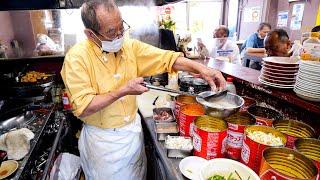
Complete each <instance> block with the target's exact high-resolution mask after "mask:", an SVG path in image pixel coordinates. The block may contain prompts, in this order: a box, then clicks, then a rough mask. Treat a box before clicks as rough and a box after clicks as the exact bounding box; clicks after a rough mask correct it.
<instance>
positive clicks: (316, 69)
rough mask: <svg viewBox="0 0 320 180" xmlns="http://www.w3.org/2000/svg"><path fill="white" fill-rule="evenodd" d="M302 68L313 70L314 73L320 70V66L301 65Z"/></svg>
mask: <svg viewBox="0 0 320 180" xmlns="http://www.w3.org/2000/svg"><path fill="white" fill-rule="evenodd" d="M300 70H304V71H311V72H313V73H317V72H319V71H320V68H316V67H310V66H305V65H301V66H300Z"/></svg>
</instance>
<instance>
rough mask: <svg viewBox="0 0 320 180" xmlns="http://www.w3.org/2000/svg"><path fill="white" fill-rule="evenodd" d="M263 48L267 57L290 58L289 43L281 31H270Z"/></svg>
mask: <svg viewBox="0 0 320 180" xmlns="http://www.w3.org/2000/svg"><path fill="white" fill-rule="evenodd" d="M264 46H265V49H266V52H267V55H268V56H282V57H289V56H290V53H289V51H290V49H291V42H290V39H289V36H288V34H287V32H286V31H285V30H283V29H275V30H272V31H270V32H269V33H268V35H267V36H266V38H265V41H264Z"/></svg>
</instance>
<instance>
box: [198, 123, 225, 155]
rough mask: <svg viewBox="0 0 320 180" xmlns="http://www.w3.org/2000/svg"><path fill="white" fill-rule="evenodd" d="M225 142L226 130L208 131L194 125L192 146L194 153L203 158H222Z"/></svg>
mask: <svg viewBox="0 0 320 180" xmlns="http://www.w3.org/2000/svg"><path fill="white" fill-rule="evenodd" d="M226 142H227V130H224V131H221V132H208V131H204V130H201V129H199V128H198V127H197V126H195V127H194V133H193V146H194V155H196V156H199V157H202V158H205V159H213V158H223V157H225V149H226Z"/></svg>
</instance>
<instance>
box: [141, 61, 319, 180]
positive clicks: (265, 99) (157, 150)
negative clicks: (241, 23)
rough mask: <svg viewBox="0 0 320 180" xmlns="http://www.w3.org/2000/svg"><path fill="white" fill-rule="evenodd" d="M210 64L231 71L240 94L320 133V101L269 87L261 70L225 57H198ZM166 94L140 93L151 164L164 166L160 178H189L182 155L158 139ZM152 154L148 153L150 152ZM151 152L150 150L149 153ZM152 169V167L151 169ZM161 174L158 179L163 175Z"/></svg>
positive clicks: (225, 73)
mask: <svg viewBox="0 0 320 180" xmlns="http://www.w3.org/2000/svg"><path fill="white" fill-rule="evenodd" d="M196 61H198V62H200V63H202V64H205V65H207V66H208V67H211V68H215V69H218V70H220V71H221V72H222V73H223V74H224V75H229V76H232V77H233V78H234V84H235V86H236V88H237V94H239V95H245V96H249V97H252V98H254V99H256V100H257V102H258V103H260V104H261V103H264V104H265V105H267V106H271V107H272V108H274V109H276V110H278V111H280V112H281V113H283V115H284V116H285V117H286V118H290V119H298V120H302V121H304V122H306V123H308V124H310V125H311V126H312V127H313V128H314V129H315V130H316V131H317V134H318V135H319V130H320V128H319V126H320V123H319V121H320V119H319V117H320V116H319V115H320V103H314V102H309V101H305V100H303V99H301V98H299V97H298V96H296V95H295V93H294V92H293V91H292V90H282V89H275V88H271V87H267V86H265V85H263V84H261V83H260V82H259V81H258V76H259V75H260V72H259V71H257V70H253V69H249V68H246V67H242V66H239V65H235V64H231V63H227V62H224V61H215V60H213V59H210V60H196ZM158 95H159V96H160V97H161V96H162V95H163V93H162V92H159V91H149V92H148V93H145V94H143V95H141V96H138V106H139V110H140V114H141V116H142V119H143V120H142V124H143V127H144V133H145V142H146V149H147V148H150V146H152V148H151V149H153V151H154V154H153V155H152V156H151V157H150V156H149V157H148V158H149V161H148V163H150V159H152V160H154V161H152V162H151V163H152V164H153V165H150V164H148V168H150V166H154V164H157V167H158V169H160V171H161V172H160V174H161V175H160V177H162V178H160V179H185V177H183V175H182V174H181V172H180V170H179V162H180V161H181V159H174V158H168V157H167V154H166V150H165V148H164V143H163V142H159V141H157V138H156V133H155V127H154V121H153V120H152V109H153V108H154V107H155V106H154V105H153V103H152V102H153V101H154V100H155V98H156V97H157V96H158ZM146 151H147V152H148V150H146ZM147 154H148V153H147ZM149 155H150V153H149ZM148 171H149V170H148ZM157 173H158V175H157V176H155V179H159V178H157V177H159V172H157Z"/></svg>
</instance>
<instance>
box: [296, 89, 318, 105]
mask: <svg viewBox="0 0 320 180" xmlns="http://www.w3.org/2000/svg"><path fill="white" fill-rule="evenodd" d="M293 91H294V92H295V93H296V94H297V96H299V97H300V98H302V99H304V100H307V101H313V102H320V98H313V97H309V96H305V95H302V94H300V93H299V92H297V91H295V90H293Z"/></svg>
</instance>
